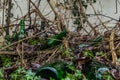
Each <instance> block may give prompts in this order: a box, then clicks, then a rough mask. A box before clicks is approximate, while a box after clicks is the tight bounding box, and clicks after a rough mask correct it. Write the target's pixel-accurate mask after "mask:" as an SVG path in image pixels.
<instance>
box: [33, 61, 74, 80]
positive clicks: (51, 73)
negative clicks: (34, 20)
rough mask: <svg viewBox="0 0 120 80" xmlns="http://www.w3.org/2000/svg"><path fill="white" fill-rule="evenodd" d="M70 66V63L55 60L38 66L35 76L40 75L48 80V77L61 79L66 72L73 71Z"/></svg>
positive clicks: (56, 79)
mask: <svg viewBox="0 0 120 80" xmlns="http://www.w3.org/2000/svg"><path fill="white" fill-rule="evenodd" d="M70 66H71V65H68V64H67V63H65V62H62V61H56V62H53V63H50V64H47V65H44V66H42V67H40V68H39V69H38V71H37V72H36V75H35V76H40V77H41V78H44V79H48V80H50V78H52V79H55V80H61V79H63V78H65V77H66V73H71V72H73V71H72V70H71V69H70Z"/></svg>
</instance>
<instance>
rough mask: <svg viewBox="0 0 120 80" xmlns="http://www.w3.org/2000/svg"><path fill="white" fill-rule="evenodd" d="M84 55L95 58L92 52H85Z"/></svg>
mask: <svg viewBox="0 0 120 80" xmlns="http://www.w3.org/2000/svg"><path fill="white" fill-rule="evenodd" d="M83 54H84V55H85V56H86V57H90V58H91V59H93V58H94V54H93V52H92V51H89V50H88V51H84V52H83Z"/></svg>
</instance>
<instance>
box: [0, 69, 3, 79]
mask: <svg viewBox="0 0 120 80" xmlns="http://www.w3.org/2000/svg"><path fill="white" fill-rule="evenodd" d="M3 77H4V75H3V69H2V68H0V80H1V79H3Z"/></svg>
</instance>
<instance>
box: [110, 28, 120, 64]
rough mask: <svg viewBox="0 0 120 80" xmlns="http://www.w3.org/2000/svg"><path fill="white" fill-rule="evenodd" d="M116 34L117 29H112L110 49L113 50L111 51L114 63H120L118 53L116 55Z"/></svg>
mask: <svg viewBox="0 0 120 80" xmlns="http://www.w3.org/2000/svg"><path fill="white" fill-rule="evenodd" d="M114 34H115V30H112V32H111V35H110V49H111V50H112V51H111V54H112V62H113V64H116V65H118V64H119V63H118V61H117V55H116V52H115V47H114Z"/></svg>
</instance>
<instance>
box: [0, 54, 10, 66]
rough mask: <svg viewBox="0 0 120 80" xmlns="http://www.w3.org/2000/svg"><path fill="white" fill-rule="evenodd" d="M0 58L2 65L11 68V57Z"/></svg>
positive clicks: (3, 56) (2, 56)
mask: <svg viewBox="0 0 120 80" xmlns="http://www.w3.org/2000/svg"><path fill="white" fill-rule="evenodd" d="M0 58H1V61H2V65H3V66H4V67H9V66H11V64H12V61H11V58H10V57H7V56H5V55H1V56H0Z"/></svg>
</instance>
